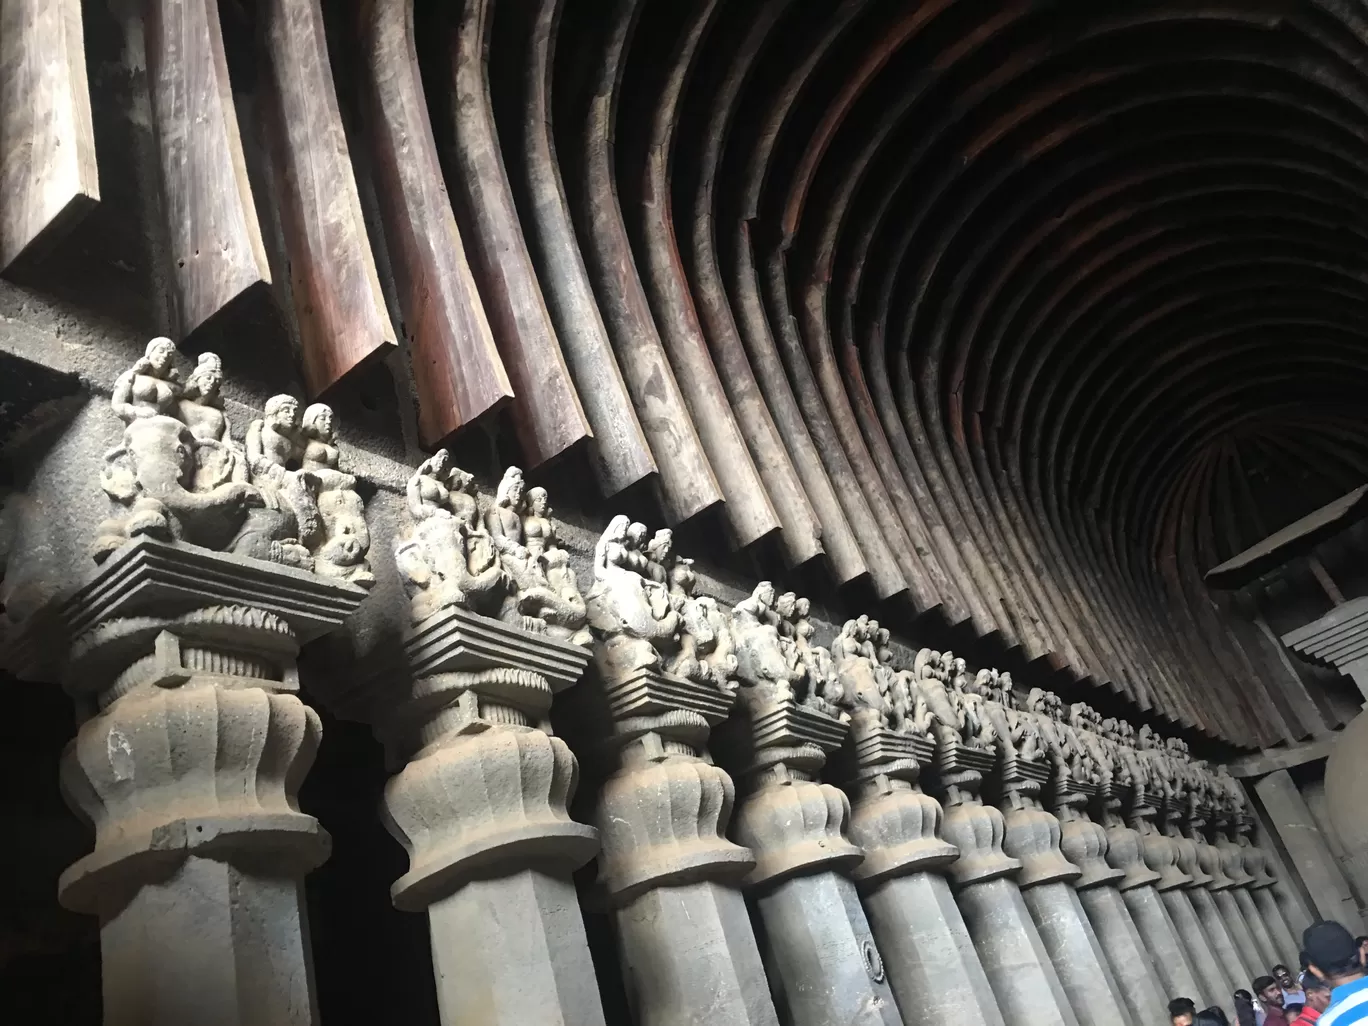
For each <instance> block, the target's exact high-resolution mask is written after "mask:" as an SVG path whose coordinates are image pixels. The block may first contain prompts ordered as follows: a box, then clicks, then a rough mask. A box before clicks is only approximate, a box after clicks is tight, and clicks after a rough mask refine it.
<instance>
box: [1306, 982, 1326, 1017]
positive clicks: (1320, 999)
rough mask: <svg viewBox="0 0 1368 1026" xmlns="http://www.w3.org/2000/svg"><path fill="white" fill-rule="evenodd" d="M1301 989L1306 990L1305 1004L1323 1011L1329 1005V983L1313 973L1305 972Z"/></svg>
mask: <svg viewBox="0 0 1368 1026" xmlns="http://www.w3.org/2000/svg"><path fill="white" fill-rule="evenodd" d="M1302 990H1304V991H1306V1003H1307V1005H1309V1006H1310V1007H1312V1008H1314V1009H1315V1010H1316V1011H1318V1012H1323V1011H1325V1010H1326V1008H1328V1007H1329V1006H1330V985H1329V984H1328V983H1326V982H1325V981H1324V980H1322V979H1321V978H1320V977H1319V976H1317V975H1316V974H1315V973H1307V974H1306V979H1305V980H1303V981H1302Z"/></svg>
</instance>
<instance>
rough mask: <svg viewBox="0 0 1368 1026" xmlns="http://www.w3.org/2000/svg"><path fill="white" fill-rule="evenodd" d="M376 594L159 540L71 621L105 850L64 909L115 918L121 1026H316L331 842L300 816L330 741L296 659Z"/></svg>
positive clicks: (66, 882)
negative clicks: (310, 876)
mask: <svg viewBox="0 0 1368 1026" xmlns="http://www.w3.org/2000/svg"><path fill="white" fill-rule="evenodd" d="M365 594H366V593H365V591H364V590H362V589H361V588H359V587H357V586H355V585H352V584H349V583H344V582H342V581H338V580H326V579H324V578H321V577H318V576H315V575H314V574H312V573H310V572H307V571H303V570H297V569H293V568H290V567H284V566H278V565H274V564H271V563H266V562H261V561H258V560H255V559H245V558H241V557H235V556H230V555H224V554H220V553H217V552H211V551H208V550H205V549H200V548H197V547H194V546H190V545H183V544H168V543H163V542H159V541H154V540H152V539H150V538H146V537H140V538H137V539H136V540H134V541H132V542H131V543H128V544H126V545H125V546H123V547H122V548H120V549H118V550H117V551H114V552H113V553H112V554H111V555H109V556H108V557H107V559H106V561H105V562H104V565H103V566H102V567H101V569H100V572H99V573H98V574H97V575H96V576H95V577H94V579H93V580H91V581H90V583H88V584H87V585H85V586H84V587H83V588H81V589H80V590H79V591H78V592H76V593H75V595H74V596H73V597H72V598H71V599H70V600H69V601H68V602H66V604H65V605H64V606H63V607H62V608H61V610H60V612H59V616H58V620H59V621H60V624H61V627H62V632H61V634H60V635H53V636H52V639H53V643H55V644H56V645H57V646H58V648H59V650H60V649H66V645H65V644H64V643H63V642H61V641H60V640H58V639H59V637H65V638H70V639H72V640H71V641H70V643H69V649H67V651H66V653H65V654H66V656H67V658H66V667H65V680H64V683H65V686H66V688H67V690H68V691H69V692H70V693H71V694H72V695H73V696H74V697H75V698H76V703H77V708H78V713H79V715H80V717H81V719H82V723H81V726H80V729H79V732H78V733H77V736H76V739H75V741H73V742H72V744H71V745H70V747H69V748H68V750H67V752H66V755H65V757H64V760H63V767H62V783H63V788H64V790H65V792H66V794H67V796H68V800H69V801H70V802H71V804H72V805H73V807H74V808H76V810H77V811H78V812H80V813H81V814H82V815H84V816H85V817H86V818H87V819H89V820H90V821H91V822H92V823H93V825H94V827H95V850H94V851H93V852H91V854H89V855H87V856H86V857H85V858H83V859H81V860H80V861H79V862H77V863H76V864H75V865H73V866H71V867H70V868H69V869H68V870H67V871H66V872H65V873H64V874H63V876H62V879H61V885H60V898H61V901H62V903H63V904H64V905H66V906H67V907H68V908H72V909H75V910H77V911H81V912H89V913H92V914H95V915H98V916H99V917H100V924H101V927H100V937H101V948H102V950H103V953H104V972H103V977H104V1021H105V1023H106V1024H107V1026H181V1024H183V1023H187V1022H195V1023H205V1024H210V1026H305V1024H311V1023H313V1022H314V1020H315V1010H314V991H313V970H312V964H311V956H310V952H309V943H308V929H307V926H306V924H305V922H304V900H303V889H302V883H303V878H304V874H305V873H307V872H308V871H309V870H310V869H312V868H314V867H315V866H317V865H318V864H320V863H321V862H323V861H324V859H326V858H327V855H328V849H329V839H328V836H327V834H326V833H325V832H324V830H323V829H322V827H320V826H319V824H318V821H317V820H315V819H314V818H313V817H312V816H309V815H305V814H304V813H302V812H300V811H299V809H298V806H297V804H296V795H297V792H298V789H299V785H300V783H301V782H302V780H303V778H304V775H305V773H306V772H307V771H308V768H309V766H310V764H311V763H312V761H313V757H314V753H315V752H316V751H317V748H318V743H319V739H320V736H321V727H320V724H319V720H318V716H317V714H316V713H314V711H313V710H312V709H309V708H308V707H307V706H305V705H304V704H303V703H302V702H300V700H299V698H298V696H297V695H296V691H297V690H298V674H297V672H296V669H295V656H296V653H297V652H298V649H299V646H300V645H301V644H302V643H304V642H307V641H309V640H311V639H313V638H315V637H317V636H319V635H320V634H323V633H326V632H327V631H330V630H333V629H335V628H337V627H338V626H339V625H340V624H341V622H342V620H343V619H344V618H345V617H346V616H347V615H348V614H349V613H350V612H351V611H352V610H353V609H355V608H356V606H357V605H358V604H359V603H360V602H361V600H362V599H363V598H364V597H365Z"/></svg>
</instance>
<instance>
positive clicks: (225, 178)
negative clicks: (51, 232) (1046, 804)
mask: <svg viewBox="0 0 1368 1026" xmlns="http://www.w3.org/2000/svg"><path fill="white" fill-rule="evenodd" d="M146 10H147V13H146V17H145V21H144V33H145V41H144V46H145V47H146V50H147V72H148V92H149V93H150V95H151V101H152V124H153V127H154V129H155V131H156V136H157V154H158V157H159V159H160V170H161V187H162V208H163V213H164V215H165V218H166V229H167V239H168V243H169V249H170V252H169V254H168V255H169V259H170V269H169V270H170V279H171V298H172V306H173V317H174V325H173V328H172V333H173V334H174V335H175V336H176V337H177V338H178V339H184V338H185V337H186V336H188V335H192V334H193V333H194V332H195V331H196V330H198V329H199V328H200V327H201V326H203V325H204V324H205V323H207V322H208V321H209V320H210V319H212V318H214V317H215V316H216V315H218V314H219V313H220V312H221V311H223V310H225V309H226V308H227V307H228V306H229V305H230V304H238V303H241V302H246V301H249V300H250V301H260V302H262V303H270V302H271V300H270V294H269V289H268V288H267V286H269V285H270V282H271V272H270V267H269V265H268V263H267V260H266V248H265V246H264V244H263V242H262V238H261V227H260V225H259V224H258V222H257V211H256V206H255V204H254V203H253V200H252V187H251V185H250V184H249V182H248V180H247V167H246V163H245V162H244V160H243V156H242V141H241V139H240V138H239V136H238V122H237V112H236V110H235V109H234V106H233V91H232V86H231V85H230V84H229V82H228V63H227V61H226V59H225V58H224V53H223V34H222V32H221V30H220V28H219V10H218V3H217V0H149V3H148V5H147V9H146Z"/></svg>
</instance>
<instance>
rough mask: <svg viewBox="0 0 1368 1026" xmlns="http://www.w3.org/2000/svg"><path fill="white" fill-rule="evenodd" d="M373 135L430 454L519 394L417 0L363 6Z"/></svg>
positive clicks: (422, 435)
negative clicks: (456, 172) (473, 251)
mask: <svg viewBox="0 0 1368 1026" xmlns="http://www.w3.org/2000/svg"><path fill="white" fill-rule="evenodd" d="M361 42H362V49H363V52H364V54H365V74H366V79H367V82H366V87H367V93H368V100H369V103H370V108H369V111H368V115H369V116H368V118H367V128H368V132H369V139H370V145H371V159H372V160H373V162H374V166H375V170H376V177H377V183H376V184H377V186H378V187H377V189H376V194H377V196H378V198H379V201H380V214H381V218H382V219H383V222H384V227H385V241H386V243H387V245H388V249H389V258H390V266H391V269H392V270H393V273H394V281H395V288H396V290H397V292H398V297H399V309H400V312H401V313H402V315H403V318H404V323H403V330H404V333H405V334H406V335H407V336H408V338H409V345H410V354H411V358H412V363H413V371H414V373H413V383H414V387H415V388H416V390H417V393H418V438H419V441H420V442H421V443H422V444H423V445H425V446H428V447H436V446H438V445H441V444H442V443H443V442H444V441H446V440H447V439H448V438H449V437H450V436H451V434H452V433H453V432H455V431H456V430H457V429H458V428H460V427H462V426H464V425H466V424H469V423H470V422H471V421H474V420H476V419H478V418H479V417H481V416H484V415H485V414H487V413H490V412H492V411H494V410H497V409H499V408H500V407H502V406H503V405H504V404H505V403H507V402H508V400H509V399H511V398H512V397H513V386H512V385H511V384H509V381H508V374H507V372H506V371H505V370H504V365H503V361H502V360H501V359H500V358H499V351H498V349H497V348H496V347H495V345H494V335H493V333H492V332H491V331H490V328H489V320H488V318H486V317H485V311H484V306H483V305H482V304H481V303H480V294H479V291H478V289H477V288H476V286H475V278H474V275H473V274H472V273H471V270H470V264H469V263H468V262H467V261H466V253H465V247H464V246H463V245H462V243H461V233H460V229H459V228H458V227H457V225H456V218H455V216H454V215H453V214H452V212H451V201H450V200H449V199H448V198H447V191H446V183H445V182H443V181H442V169H441V165H440V163H439V162H438V159H437V144H436V142H435V141H434V139H433V135H432V124H431V122H430V121H429V120H428V108H427V100H426V98H425V97H424V95H423V82H422V78H421V76H420V74H419V71H418V55H417V53H416V51H415V49H414V42H413V0H373V2H372V3H369V4H367V5H366V6H365V7H364V8H363V9H362V19H361Z"/></svg>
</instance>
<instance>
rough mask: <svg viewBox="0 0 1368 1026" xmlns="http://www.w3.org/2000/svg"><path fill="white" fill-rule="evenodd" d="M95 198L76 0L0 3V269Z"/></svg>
mask: <svg viewBox="0 0 1368 1026" xmlns="http://www.w3.org/2000/svg"><path fill="white" fill-rule="evenodd" d="M99 199H100V182H99V176H98V174H97V173H96V168H95V131H94V128H93V127H92V125H91V121H90V89H89V87H88V86H87V84H86V70H85V42H84V38H83V36H82V32H81V4H80V0H0V271H3V270H5V268H7V267H9V265H10V264H12V263H14V261H15V260H17V259H18V258H19V256H20V255H21V254H23V253H25V252H26V251H30V248H32V252H35V253H36V252H39V251H41V250H42V249H43V248H44V247H47V246H50V245H51V244H52V242H53V241H54V239H55V238H56V237H58V236H60V235H62V234H63V233H65V232H66V231H68V230H70V228H71V226H72V225H73V224H75V223H76V222H77V221H79V220H80V218H81V217H82V216H83V215H84V214H85V213H86V211H88V210H89V209H90V208H91V207H92V206H94V205H95V204H96V203H97V202H99Z"/></svg>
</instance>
